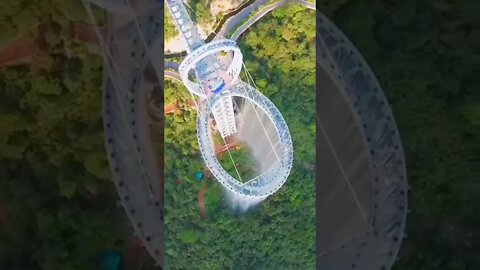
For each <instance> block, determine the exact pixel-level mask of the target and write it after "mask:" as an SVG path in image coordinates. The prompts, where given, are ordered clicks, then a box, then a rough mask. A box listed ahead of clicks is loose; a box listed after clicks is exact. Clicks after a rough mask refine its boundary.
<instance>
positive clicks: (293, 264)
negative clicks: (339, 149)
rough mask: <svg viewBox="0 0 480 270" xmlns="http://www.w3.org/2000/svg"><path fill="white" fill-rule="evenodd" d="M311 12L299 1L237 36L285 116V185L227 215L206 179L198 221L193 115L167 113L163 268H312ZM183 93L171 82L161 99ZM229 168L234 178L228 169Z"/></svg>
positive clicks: (217, 189)
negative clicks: (288, 161) (288, 141)
mask: <svg viewBox="0 0 480 270" xmlns="http://www.w3.org/2000/svg"><path fill="white" fill-rule="evenodd" d="M313 14H314V12H313V11H309V10H305V9H304V8H302V7H300V6H297V5H292V6H288V7H285V8H282V9H279V10H278V11H275V12H273V13H272V14H271V15H270V16H268V17H265V19H264V20H262V22H260V23H258V24H257V25H255V27H252V29H251V30H250V32H249V33H247V34H245V36H244V37H243V38H241V40H239V43H240V46H241V48H242V51H243V54H244V58H245V60H246V65H247V68H248V70H249V71H250V73H251V74H252V76H253V78H254V79H255V81H256V82H257V85H258V87H259V88H260V90H261V91H262V92H263V93H264V94H266V95H267V96H268V97H270V98H271V100H272V101H274V102H275V104H276V105H277V106H278V108H279V109H280V111H281V112H282V113H283V114H284V116H285V119H286V121H287V123H288V124H289V128H290V131H291V134H292V139H293V142H294V148H295V163H294V167H293V169H292V173H291V176H290V178H289V180H288V182H287V184H286V185H285V187H283V188H282V189H281V190H280V191H279V192H278V193H277V194H276V195H275V196H273V197H272V198H271V199H267V201H265V202H264V203H263V204H261V205H260V206H259V207H258V208H257V209H255V210H253V211H252V212H249V213H246V214H239V213H234V212H232V211H231V210H230V208H229V207H228V205H227V202H226V200H225V198H224V196H223V194H222V188H221V186H220V185H219V183H218V182H217V181H216V180H214V179H212V178H209V179H207V180H204V181H206V182H205V183H204V184H205V186H206V193H205V207H206V210H207V216H206V218H205V219H204V220H202V219H201V218H200V215H199V206H198V202H197V194H198V192H199V191H200V189H201V185H202V184H201V183H200V182H199V181H197V180H196V179H195V172H196V171H198V170H199V169H202V167H203V161H202V159H201V156H200V154H199V152H198V150H197V149H198V145H197V141H196V130H195V124H196V123H195V117H196V113H194V111H193V110H185V111H183V112H182V113H181V114H177V115H167V116H166V119H165V143H166V145H165V154H166V156H167V164H166V174H167V175H166V183H165V208H166V212H165V214H166V216H165V225H166V226H165V228H166V239H165V248H166V250H165V256H166V267H167V268H168V269H314V268H315V206H314V202H315V150H314V149H315V148H314V147H312V146H314V145H315V57H314V56H315V43H314V37H315V29H314V27H313V25H314V19H315V17H314V16H313ZM275 52H277V53H276V54H275ZM245 80H246V79H245ZM181 92H186V90H185V88H184V87H183V86H179V85H176V86H175V85H171V84H169V85H167V87H166V89H165V99H166V100H171V98H170V95H180V94H178V93H181ZM300 108H302V109H300ZM303 108H307V109H306V110H305V109H303ZM231 153H232V155H233V156H234V160H236V161H238V162H239V163H242V162H246V161H247V158H248V154H247V152H244V151H239V150H232V151H231ZM220 159H221V160H223V161H224V162H223V163H224V164H225V167H226V169H229V168H230V169H234V168H233V164H231V161H230V157H229V156H228V154H227V153H224V154H223V155H222V156H221V157H220ZM229 163H230V165H231V166H230V167H228V166H227V164H229ZM245 164H247V165H248V163H245ZM242 165H243V164H240V167H239V168H242ZM247 167H248V166H247ZM231 173H232V176H235V175H236V172H234V170H231ZM179 179H180V181H179Z"/></svg>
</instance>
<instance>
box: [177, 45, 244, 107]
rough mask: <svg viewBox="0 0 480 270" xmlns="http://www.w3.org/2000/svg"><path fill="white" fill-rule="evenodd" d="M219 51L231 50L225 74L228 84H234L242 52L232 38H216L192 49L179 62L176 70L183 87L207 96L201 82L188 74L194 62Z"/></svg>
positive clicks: (240, 67)
mask: <svg viewBox="0 0 480 270" xmlns="http://www.w3.org/2000/svg"><path fill="white" fill-rule="evenodd" d="M221 51H227V52H233V59H232V62H231V63H230V66H229V67H228V69H227V74H228V75H229V76H230V79H231V82H230V84H234V83H235V82H236V81H237V79H238V77H239V76H240V71H241V69H242V64H243V60H242V59H243V55H242V52H241V51H240V49H239V48H238V46H237V43H236V42H235V41H233V40H228V39H222V40H216V41H212V42H210V43H207V44H205V45H203V46H201V47H199V48H197V49H196V50H194V51H192V52H191V53H189V54H188V55H187V56H186V57H185V59H184V60H183V61H182V63H181V64H180V66H179V68H178V72H179V73H180V77H181V78H182V81H183V83H184V84H185V87H187V89H188V91H190V92H192V93H193V94H195V95H197V96H200V97H202V98H206V97H207V93H205V91H204V90H203V89H202V86H201V84H200V83H197V82H193V81H192V80H190V79H189V78H188V74H189V73H190V71H191V70H192V69H195V67H196V64H198V63H199V62H200V61H202V60H203V59H205V58H206V57H208V56H210V55H213V54H215V53H218V52H221Z"/></svg>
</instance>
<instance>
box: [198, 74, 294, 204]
mask: <svg viewBox="0 0 480 270" xmlns="http://www.w3.org/2000/svg"><path fill="white" fill-rule="evenodd" d="M229 90H230V91H228V92H225V93H224V94H222V95H216V96H214V97H212V98H211V99H209V100H204V101H203V102H201V103H200V104H199V110H198V119H197V132H198V142H199V144H200V151H201V153H202V157H203V159H204V160H205V163H206V165H207V167H208V168H209V170H210V171H211V172H212V174H213V175H214V176H215V177H216V178H217V179H218V181H219V182H220V183H221V184H222V185H223V186H224V187H225V188H227V189H228V190H229V191H231V192H233V193H235V194H237V195H240V196H242V197H246V198H265V197H268V196H270V195H272V194H273V193H275V192H276V191H277V190H278V189H280V187H282V186H283V184H284V183H285V182H286V180H287V178H288V176H289V174H290V170H291V168H292V165H293V146H292V138H291V136H290V132H289V129H288V126H287V123H286V122H285V119H284V118H283V116H282V114H281V113H280V111H279V110H278V109H277V107H276V106H275V105H274V104H273V103H272V102H271V101H270V100H269V99H268V98H267V97H265V96H264V95H263V94H261V93H260V92H259V91H257V90H256V89H255V88H253V87H252V86H250V85H249V84H247V83H244V82H239V83H238V84H236V85H235V86H232V88H230V89H229ZM225 96H230V97H241V98H244V99H247V100H248V101H250V102H252V103H253V104H255V105H256V106H257V107H258V108H260V109H261V110H262V111H263V112H264V113H265V114H266V115H267V116H268V118H269V119H270V121H272V123H273V124H274V125H275V129H276V135H277V136H279V140H280V143H281V144H282V151H281V153H280V164H279V166H278V167H276V168H273V169H270V170H269V171H267V172H265V173H263V174H261V175H259V176H257V177H255V178H253V179H251V180H249V181H248V182H245V183H242V182H240V181H238V180H236V179H235V178H233V177H232V176H231V175H230V174H229V173H227V172H226V171H225V169H224V168H223V166H222V165H221V164H220V162H219V161H218V159H217V158H216V155H215V150H214V147H213V139H212V135H211V133H210V131H209V116H210V113H211V111H212V108H213V107H214V106H215V103H217V102H219V101H220V100H221V99H222V98H223V97H225Z"/></svg>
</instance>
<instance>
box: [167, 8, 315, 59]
mask: <svg viewBox="0 0 480 270" xmlns="http://www.w3.org/2000/svg"><path fill="white" fill-rule="evenodd" d="M267 2H268V0H257V1H255V2H253V3H252V4H251V5H249V6H246V7H244V8H243V9H242V10H241V11H240V12H238V13H237V14H236V15H235V16H232V17H231V18H229V19H228V20H226V21H225V23H224V25H223V26H222V27H221V29H220V30H219V31H218V33H217V36H220V37H226V36H227V34H228V33H229V32H230V31H231V30H232V29H234V28H235V27H236V26H237V25H238V24H239V23H240V22H241V21H242V20H243V19H245V18H247V17H248V16H249V15H250V14H251V13H252V12H253V11H254V10H256V9H258V8H259V7H260V6H262V5H264V4H265V3H267ZM289 2H292V3H298V4H300V5H303V6H305V7H306V8H308V9H312V10H316V7H315V4H313V3H311V2H308V1H304V0H281V1H278V2H275V3H272V4H269V5H266V6H264V7H263V8H261V9H260V10H258V11H257V13H255V15H254V16H253V17H252V18H250V19H249V20H248V21H247V22H245V23H244V24H243V25H242V26H240V27H239V29H237V30H235V33H234V34H233V35H232V37H231V38H230V39H233V40H236V39H237V38H238V37H239V36H240V35H241V34H242V33H243V32H245V31H246V30H247V29H248V28H250V27H251V26H252V25H253V24H255V23H256V22H257V21H258V20H260V19H261V18H263V17H264V16H265V15H267V14H268V13H269V12H270V11H272V10H275V9H277V8H279V7H282V6H284V5H285V4H287V3H289ZM234 35H235V38H233V37H234ZM186 55H187V53H186V52H185V51H182V52H175V53H170V54H165V55H164V58H165V59H168V58H176V57H184V56H186Z"/></svg>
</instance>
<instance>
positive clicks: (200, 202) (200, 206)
mask: <svg viewBox="0 0 480 270" xmlns="http://www.w3.org/2000/svg"><path fill="white" fill-rule="evenodd" d="M206 191H207V186H206V184H205V181H202V187H201V188H200V191H199V192H198V196H197V200H198V211H199V213H200V218H201V219H205V217H206V215H207V211H206V209H205V192H206Z"/></svg>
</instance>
